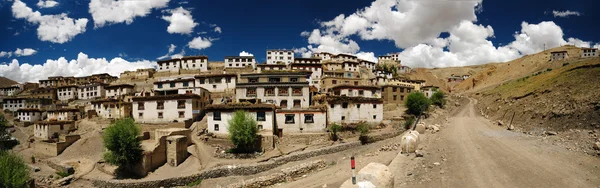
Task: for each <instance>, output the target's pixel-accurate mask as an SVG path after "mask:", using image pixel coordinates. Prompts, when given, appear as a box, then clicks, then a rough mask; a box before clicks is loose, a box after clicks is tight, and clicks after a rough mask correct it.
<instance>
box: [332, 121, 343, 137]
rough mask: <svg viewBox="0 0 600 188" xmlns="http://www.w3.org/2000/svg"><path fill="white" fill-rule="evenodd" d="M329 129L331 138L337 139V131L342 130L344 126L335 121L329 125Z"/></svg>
mask: <svg viewBox="0 0 600 188" xmlns="http://www.w3.org/2000/svg"><path fill="white" fill-rule="evenodd" d="M329 131H330V132H331V140H333V141H337V140H338V134H337V133H338V132H340V131H342V126H340V125H338V124H337V123H333V124H331V126H330V127H329Z"/></svg>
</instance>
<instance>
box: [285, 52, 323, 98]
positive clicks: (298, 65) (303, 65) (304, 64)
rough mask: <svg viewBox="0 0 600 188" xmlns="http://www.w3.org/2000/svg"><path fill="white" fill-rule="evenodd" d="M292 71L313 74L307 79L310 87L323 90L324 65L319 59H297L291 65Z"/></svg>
mask: <svg viewBox="0 0 600 188" xmlns="http://www.w3.org/2000/svg"><path fill="white" fill-rule="evenodd" d="M290 69H291V70H304V71H310V72H312V73H311V74H310V77H309V78H308V79H306V81H308V85H309V86H314V87H316V88H317V90H319V89H321V77H322V76H323V65H322V64H321V59H318V58H296V60H294V63H292V64H291V65H290Z"/></svg>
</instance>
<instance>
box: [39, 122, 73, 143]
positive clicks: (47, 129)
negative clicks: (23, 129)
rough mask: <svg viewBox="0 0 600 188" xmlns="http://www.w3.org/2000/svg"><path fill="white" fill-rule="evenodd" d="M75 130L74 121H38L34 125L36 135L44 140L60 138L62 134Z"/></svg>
mask: <svg viewBox="0 0 600 188" xmlns="http://www.w3.org/2000/svg"><path fill="white" fill-rule="evenodd" d="M73 130H76V126H75V122H73V121H38V122H36V123H35V125H34V127H33V133H34V136H35V137H36V138H38V139H42V140H48V139H52V138H58V136H59V135H60V134H67V133H69V131H73Z"/></svg>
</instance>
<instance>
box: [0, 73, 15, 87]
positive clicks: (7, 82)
mask: <svg viewBox="0 0 600 188" xmlns="http://www.w3.org/2000/svg"><path fill="white" fill-rule="evenodd" d="M15 84H18V82H15V81H13V80H11V79H8V78H6V77H2V76H0V87H8V86H11V85H15Z"/></svg>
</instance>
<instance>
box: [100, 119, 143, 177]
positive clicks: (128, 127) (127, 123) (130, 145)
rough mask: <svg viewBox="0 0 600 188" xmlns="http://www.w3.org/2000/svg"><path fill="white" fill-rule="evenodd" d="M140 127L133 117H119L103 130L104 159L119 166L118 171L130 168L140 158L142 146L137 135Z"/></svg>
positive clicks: (127, 170)
mask: <svg viewBox="0 0 600 188" xmlns="http://www.w3.org/2000/svg"><path fill="white" fill-rule="evenodd" d="M139 134H140V128H139V127H138V126H137V125H136V124H135V122H134V121H133V119H131V118H127V119H120V120H117V121H115V122H114V123H111V124H110V126H108V127H107V128H106V129H105V130H104V135H103V141H104V147H106V149H107V151H106V152H105V153H104V160H106V162H107V163H109V164H112V165H116V166H118V167H119V171H120V172H125V173H127V172H132V171H131V170H132V169H133V167H134V166H135V165H137V164H138V163H139V162H140V161H141V159H142V146H141V145H140V140H139V139H138V135H139Z"/></svg>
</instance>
